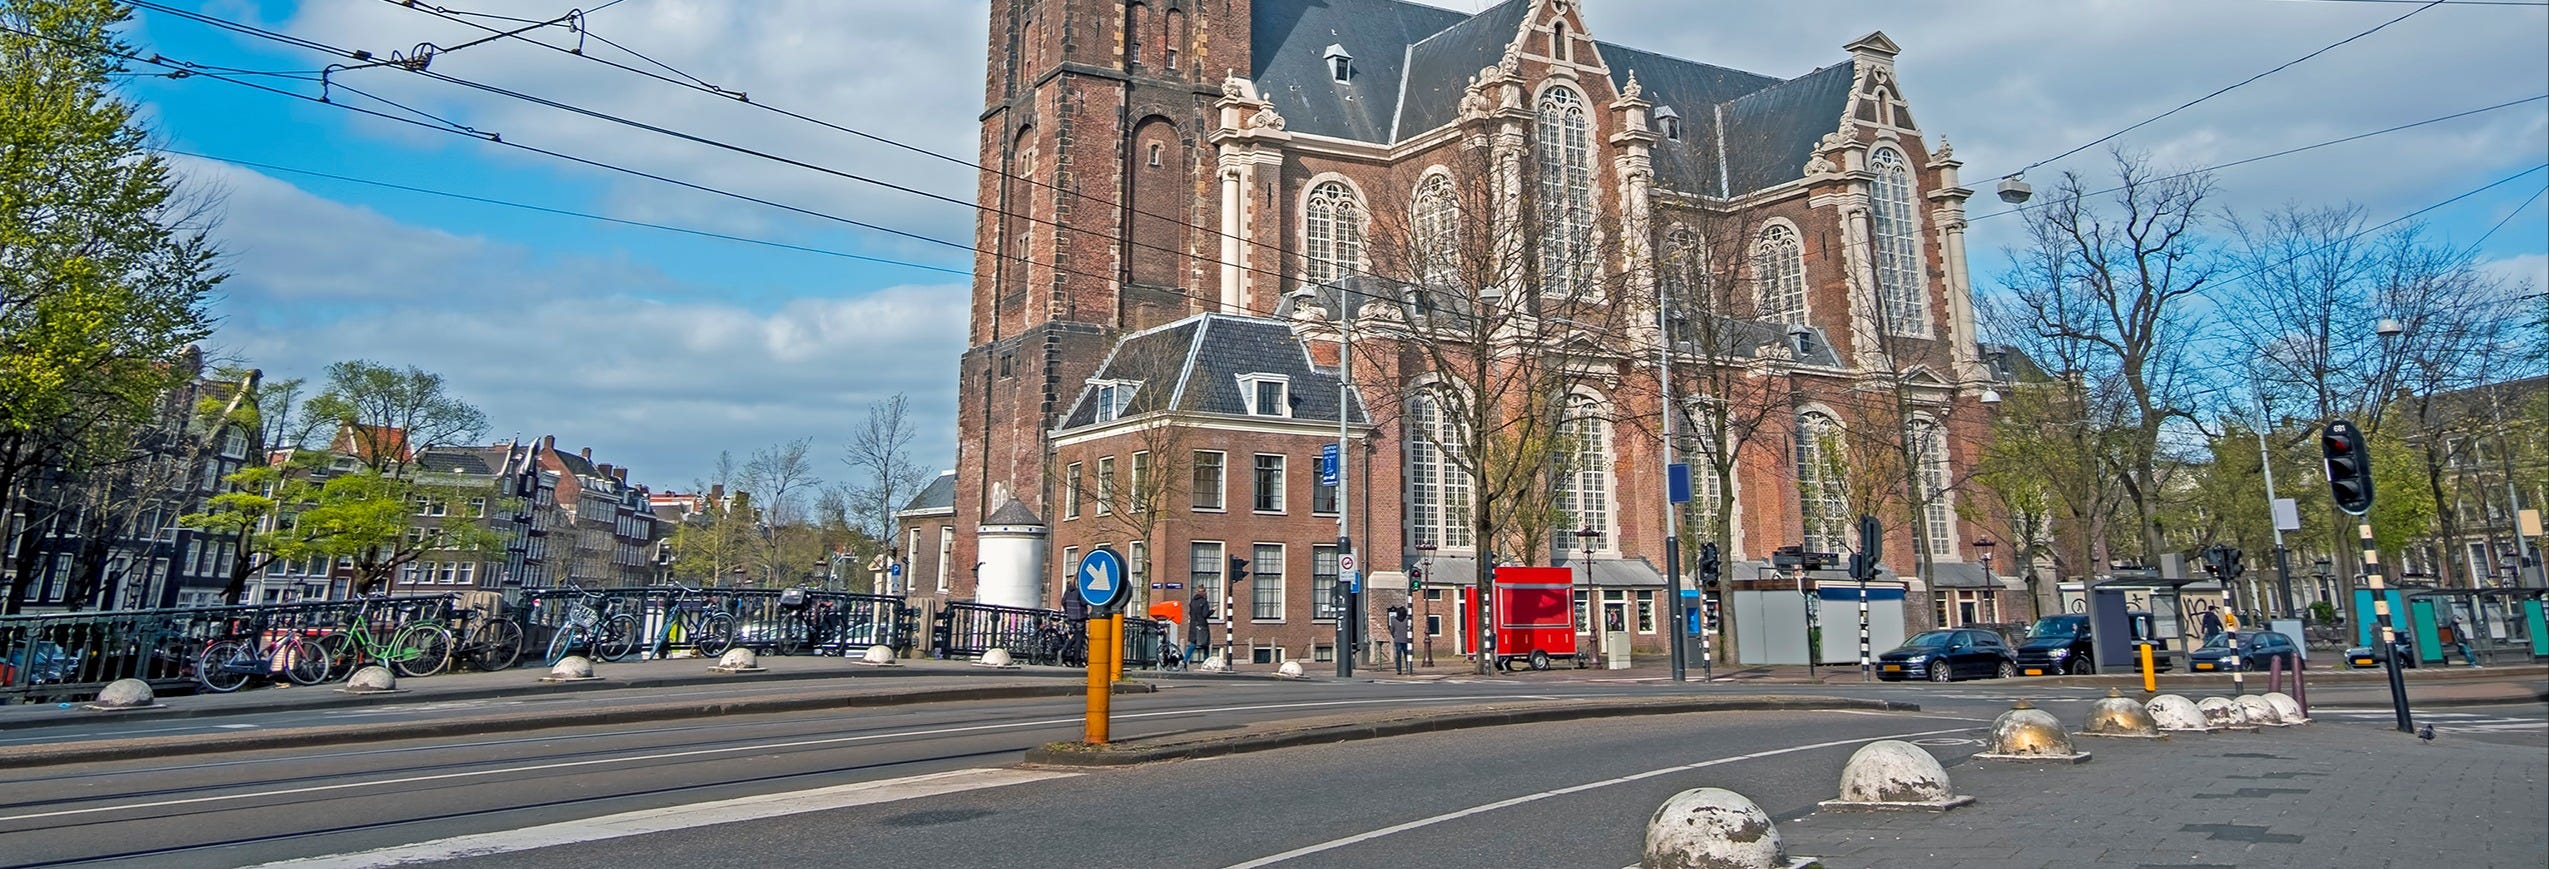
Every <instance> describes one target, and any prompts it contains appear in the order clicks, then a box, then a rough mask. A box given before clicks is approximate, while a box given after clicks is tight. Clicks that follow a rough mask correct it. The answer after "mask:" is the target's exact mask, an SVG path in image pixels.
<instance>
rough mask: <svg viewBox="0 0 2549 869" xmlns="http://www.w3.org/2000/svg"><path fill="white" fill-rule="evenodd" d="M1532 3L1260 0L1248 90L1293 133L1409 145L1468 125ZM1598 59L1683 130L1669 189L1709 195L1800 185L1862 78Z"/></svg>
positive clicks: (1839, 68) (1835, 71)
mask: <svg viewBox="0 0 2549 869" xmlns="http://www.w3.org/2000/svg"><path fill="white" fill-rule="evenodd" d="M1532 5H1533V3H1532V0H1505V2H1502V3H1498V4H1496V5H1494V6H1491V7H1488V8H1487V9H1485V10H1483V11H1481V12H1479V13H1477V14H1476V15H1464V14H1461V13H1459V12H1455V11H1451V10H1446V9H1438V8H1435V7H1432V6H1424V5H1420V4H1416V3H1411V2H1407V0H1257V2H1256V3H1255V4H1254V5H1253V6H1252V7H1251V8H1250V18H1249V23H1250V27H1251V30H1250V46H1249V48H1250V51H1251V57H1252V60H1253V63H1254V68H1252V69H1251V70H1249V78H1250V79H1251V80H1252V81H1254V82H1255V83H1256V85H1257V92H1258V94H1259V95H1260V96H1262V97H1264V98H1265V99H1266V100H1267V101H1268V102H1270V103H1272V104H1273V105H1274V108H1275V111H1276V112H1277V113H1279V114H1281V115H1283V118H1284V122H1285V128H1286V129H1288V130H1291V131H1293V132H1300V133H1310V134H1314V135H1321V136H1333V137H1336V138H1342V139H1352V140H1355V141H1361V142H1374V143H1383V144H1388V143H1395V142H1399V141H1403V140H1405V139H1407V138H1409V137H1412V136H1417V135H1421V134H1423V133H1424V132H1426V131H1428V130H1432V129H1435V128H1438V127H1441V126H1442V125H1444V124H1448V123H1451V122H1452V121H1453V120H1454V119H1455V118H1457V117H1458V114H1459V110H1460V98H1461V91H1462V89H1463V88H1464V87H1466V86H1467V84H1468V82H1469V77H1470V76H1472V75H1475V74H1476V73H1477V72H1478V70H1479V69H1481V68H1484V67H1487V66H1491V65H1494V64H1495V63H1496V62H1497V61H1498V60H1499V59H1501V58H1502V57H1503V56H1504V51H1505V46H1507V45H1509V44H1511V43H1512V42H1513V40H1514V38H1515V36H1516V35H1517V34H1518V33H1519V32H1520V31H1521V28H1522V26H1523V24H1524V22H1525V20H1526V18H1527V16H1528V15H1529V14H1530V12H1531V7H1532ZM1331 47H1337V48H1343V49H1344V50H1345V51H1346V52H1347V53H1349V54H1351V55H1352V56H1353V59H1354V60H1353V69H1354V71H1353V75H1352V76H1351V77H1350V80H1349V81H1346V82H1338V81H1336V80H1335V77H1334V76H1333V75H1332V74H1331V73H1330V71H1329V68H1328V62H1327V54H1328V53H1329V49H1330V48H1331ZM1596 50H1597V51H1598V52H1600V54H1601V57H1602V60H1603V62H1604V63H1605V64H1607V65H1608V66H1609V68H1610V72H1611V80H1612V81H1611V83H1612V85H1613V86H1614V87H1615V88H1616V87H1620V86H1624V85H1626V84H1627V82H1628V78H1629V75H1630V74H1631V73H1635V74H1636V76H1637V80H1638V83H1639V84H1640V85H1641V86H1643V87H1644V88H1645V97H1646V99H1647V101H1649V102H1652V103H1654V104H1655V105H1657V106H1659V107H1670V108H1672V109H1673V111H1674V113H1675V114H1678V115H1679V116H1680V117H1681V118H1682V127H1683V129H1682V137H1681V139H1680V140H1678V141H1674V140H1668V141H1665V142H1663V143H1662V144H1660V145H1659V146H1657V148H1656V154H1655V162H1656V171H1657V177H1658V179H1659V180H1661V181H1662V182H1663V183H1664V185H1665V186H1666V187H1667V188H1668V189H1672V190H1675V191H1679V192H1684V193H1695V194H1701V195H1708V196H1730V195H1735V194H1741V193H1747V192H1750V191H1754V190H1759V189H1762V188H1765V187H1770V186H1774V185H1777V184H1780V183H1784V182H1787V181H1791V180H1794V179H1796V178H1797V177H1798V176H1799V175H1800V174H1801V173H1802V171H1803V170H1804V168H1805V163H1806V160H1807V158H1808V157H1809V156H1811V152H1812V149H1813V147H1814V143H1815V142H1816V141H1817V140H1819V139H1821V138H1823V135H1824V134H1826V133H1830V132H1832V131H1833V130H1835V129H1837V128H1839V127H1840V125H1841V116H1842V114H1843V113H1844V112H1845V111H1847V110H1848V107H1849V87H1850V83H1851V79H1852V76H1853V74H1854V72H1855V70H1854V68H1853V66H1852V65H1851V64H1850V63H1848V62H1843V63H1839V64H1834V65H1832V66H1828V67H1824V68H1822V69H1819V70H1815V71H1814V72H1811V73H1808V74H1806V75H1804V76H1801V77H1798V78H1796V79H1790V80H1782V79H1780V78H1777V77H1775V76H1767V75H1761V74H1758V73H1751V72H1744V71H1742V70H1737V69H1729V68H1726V67H1722V66H1715V65H1712V64H1706V63H1699V62H1696V61H1690V60H1684V59H1681V58H1676V57H1669V56H1666V55H1662V54H1656V53H1654V52H1650V51H1644V50H1640V49H1635V48H1629V47H1627V46H1623V45H1618V44H1615V43H1610V42H1598V43H1596ZM1721 118H1722V125H1721ZM1721 151H1722V152H1723V153H1724V154H1725V157H1726V159H1725V160H1724V161H1722V164H1721V161H1720V160H1719V157H1718V155H1719V153H1720V152H1721Z"/></svg>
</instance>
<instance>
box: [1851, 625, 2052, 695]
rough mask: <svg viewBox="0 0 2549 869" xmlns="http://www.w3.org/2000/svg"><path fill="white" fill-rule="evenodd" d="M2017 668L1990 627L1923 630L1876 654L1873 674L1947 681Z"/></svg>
mask: <svg viewBox="0 0 2549 869" xmlns="http://www.w3.org/2000/svg"><path fill="white" fill-rule="evenodd" d="M2016 672H2018V661H2017V658H2016V656H2014V655H2012V654H2010V651H2009V644H2008V643H2004V642H2001V640H2000V635H1999V634H1996V633H1993V632H1991V631H1972V630H1961V629H1960V630H1943V631H1925V632H1922V633H1921V634H1919V635H1917V636H1914V637H1912V638H1911V639H1909V640H1905V641H1903V645H1901V646H1899V647H1896V648H1895V649H1893V650H1891V651H1888V652H1886V653H1885V654H1882V655H1878V656H1876V677H1877V678H1879V679H1883V680H1885V681H1888V682H1893V681H1899V680H1903V679H1928V680H1930V681H1932V682H1947V681H1952V680H1955V679H1960V678H1964V677H1968V676H1972V677H2000V676H2008V675H2010V674H2013V673H2016Z"/></svg>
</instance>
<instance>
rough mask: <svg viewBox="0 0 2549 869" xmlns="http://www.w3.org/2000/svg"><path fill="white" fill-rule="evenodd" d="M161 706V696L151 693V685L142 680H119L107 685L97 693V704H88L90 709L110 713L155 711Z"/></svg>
mask: <svg viewBox="0 0 2549 869" xmlns="http://www.w3.org/2000/svg"><path fill="white" fill-rule="evenodd" d="M159 705H160V704H159V695H157V694H154V693H152V692H151V690H150V683H148V682H144V681H142V680H140V679H117V680H115V681H113V682H108V683H106V687H105V688H104V689H101V690H99V691H98V692H97V702H95V703H91V704H88V708H90V709H93V710H97V711H100V712H109V711H114V710H118V709H155V708H158V706H159Z"/></svg>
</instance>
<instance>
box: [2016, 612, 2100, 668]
mask: <svg viewBox="0 0 2549 869" xmlns="http://www.w3.org/2000/svg"><path fill="white" fill-rule="evenodd" d="M2016 655H2017V661H2018V672H2020V673H2024V674H2026V675H2029V676H2061V675H2071V676H2086V675H2088V674H2091V673H2095V672H2097V671H2098V666H2097V662H2096V660H2095V659H2096V653H2095V652H2093V651H2092V650H2091V646H2090V644H2089V617H2088V616H2085V615H2060V616H2046V617H2044V618H2040V619H2037V620H2036V626H2035V627H2033V628H2029V629H2028V630H2027V638H2026V639H2025V640H2023V641H2020V642H2019V643H2018V650H2017V653H2016Z"/></svg>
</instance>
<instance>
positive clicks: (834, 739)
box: [0, 695, 1514, 823]
mask: <svg viewBox="0 0 2549 869" xmlns="http://www.w3.org/2000/svg"><path fill="white" fill-rule="evenodd" d="M1480 699H1487V700H1509V699H1514V698H1513V697H1512V696H1509V695H1473V696H1468V697H1432V698H1421V699H1414V700H1400V699H1389V700H1322V701H1314V702H1305V703H1263V704H1257V705H1251V706H1217V707H1211V708H1206V709H1171V710H1164V711H1160V712H1134V713H1128V714H1124V715H1117V716H1115V717H1116V718H1118V719H1125V718H1164V717H1168V716H1174V715H1208V714H1212V713H1217V712H1262V711H1265V710H1268V709H1303V708H1317V707H1326V706H1360V705H1369V704H1376V703H1452V702H1459V701H1464V700H1480ZM1081 720H1082V717H1081V716H1077V715H1074V716H1072V717H1069V718H1046V719H1040V720H1035V721H1011V722H1005V723H1001V724H975V725H968V726H964V727H937V728H929V729H924V730H902V731H894V732H889V733H866V734H860V735H856V736H830V737H824V738H822V739H799V740H793V741H789V742H767V743H755V744H750V745H729V746H724V747H720V748H695V749H689V750H686V751H667V752H660V753H656V754H640V755H630V756H627V757H601V758H591V759H587V760H570V761H559V762H556V763H542V764H533V765H530V766H509V767H500V768H492V769H480V770H468V771H464V772H446V773H436V774H433V775H415V776H407V777H405V778H392V779H379V780H375V781H359V782H338V783H336V784H325V785H309V786H306V787H297V788H280V789H276V790H268V791H251V792H247V793H236V794H220V795H216V796H205V797H188V798H185V799H177V800H157V801H153V802H147V803H127V804H121V805H112V806H90V807H88V808H81V809H59V810H56V811H50V812H33V813H29V814H23V815H0V823H7V822H10V821H33V820H41V819H44V818H61V817H69V816H72V815H90V814H96V813H99V812H115V811H123V810H126V809H155V808H160V807H163V806H186V805H198V804H202V803H218V802H229V801H232V800H245V799H255V798H258V797H283V796H293V795H295V794H309V793H325V792H328V791H341V790H349V789H352V788H365V787H378V786H383V785H403V784H414V783H417V782H428V781H448V780H451V779H464V778H477V777H480V776H490V775H502V774H507V773H526V772H540V771H543V770H552V769H571V768H576V767H587V766H600V765H603V764H614V763H637V762H641V761H656V760H674V759H679V758H687V757H705V756H709V755H718V754H734V753H736V752H747V751H778V750H781V749H788V748H806V747H810V746H819V745H841V744H846V743H853V742H872V741H875V740H879V739H895V738H899V737H906V736H944V735H947V734H950V733H980V732H983V731H986V730H1015V729H1017V728H1021V727H1050V726H1053V725H1058V724H1074V723H1078V722H1079V721H1081Z"/></svg>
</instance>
